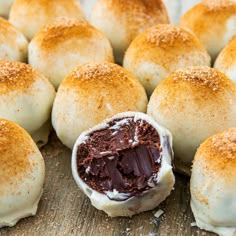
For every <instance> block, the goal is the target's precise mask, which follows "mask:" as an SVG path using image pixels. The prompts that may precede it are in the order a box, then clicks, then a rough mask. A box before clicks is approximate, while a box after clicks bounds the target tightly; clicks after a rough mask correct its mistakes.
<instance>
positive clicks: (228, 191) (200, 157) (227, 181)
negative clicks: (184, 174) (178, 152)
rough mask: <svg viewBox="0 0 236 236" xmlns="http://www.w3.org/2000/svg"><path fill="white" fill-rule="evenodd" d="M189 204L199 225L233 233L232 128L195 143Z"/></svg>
mask: <svg viewBox="0 0 236 236" xmlns="http://www.w3.org/2000/svg"><path fill="white" fill-rule="evenodd" d="M190 189H191V208H192V211H193V214H194V216H195V220H196V224H197V226H198V227H199V228H201V229H205V230H208V231H212V232H214V233H217V234H219V235H222V236H234V235H235V234H236V128H231V129H229V130H226V131H224V132H222V133H218V134H215V135H213V136H211V137H210V138H208V139H207V140H206V141H204V142H203V143H202V144H201V146H200V147H199V149H198V151H197V153H196V155H195V157H194V162H193V167H192V175H191V181H190Z"/></svg>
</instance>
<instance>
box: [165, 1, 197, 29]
mask: <svg viewBox="0 0 236 236" xmlns="http://www.w3.org/2000/svg"><path fill="white" fill-rule="evenodd" d="M163 2H164V4H165V5H166V8H167V11H168V14H169V17H170V21H171V23H172V24H178V23H179V19H180V17H181V16H182V15H183V14H184V13H185V12H186V11H188V10H189V9H190V8H191V7H193V6H194V5H195V4H197V3H199V2H201V0H163Z"/></svg>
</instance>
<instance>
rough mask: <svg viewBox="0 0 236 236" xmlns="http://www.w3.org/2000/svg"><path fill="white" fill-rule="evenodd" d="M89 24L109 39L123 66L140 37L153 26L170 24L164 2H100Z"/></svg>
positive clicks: (93, 9)
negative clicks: (128, 48) (138, 36)
mask: <svg viewBox="0 0 236 236" xmlns="http://www.w3.org/2000/svg"><path fill="white" fill-rule="evenodd" d="M89 21H90V22H91V23H92V24H93V25H94V26H95V27H96V28H98V29H100V30H101V31H103V32H104V33H105V35H106V36H107V37H108V39H109V40H110V42H111V45H112V47H113V49H114V55H115V60H116V62H118V63H120V64H121V63H122V60H123V56H124V52H125V50H126V49H127V47H128V46H129V44H130V43H131V41H132V40H133V39H134V38H135V37H136V36H137V35H138V34H139V33H141V32H143V31H144V30H145V29H147V28H149V27H150V26H153V25H156V24H159V23H161V24H165V23H169V19H168V15H167V11H166V8H165V5H164V4H163V2H162V0H129V1H127V0H98V1H97V2H96V4H95V5H94V6H93V8H92V11H91V15H90V18H89Z"/></svg>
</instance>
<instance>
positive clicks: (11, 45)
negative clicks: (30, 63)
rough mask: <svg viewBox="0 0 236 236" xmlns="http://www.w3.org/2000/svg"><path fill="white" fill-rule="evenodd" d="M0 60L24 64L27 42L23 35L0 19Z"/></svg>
mask: <svg viewBox="0 0 236 236" xmlns="http://www.w3.org/2000/svg"><path fill="white" fill-rule="evenodd" d="M0 35H1V37H0V60H13V61H22V62H25V61H26V59H27V47H28V41H27V40H26V38H25V36H24V35H23V33H21V32H20V31H19V30H18V29H16V28H15V27H14V26H13V25H12V24H10V23H9V22H8V21H7V20H5V19H3V18H1V17H0Z"/></svg>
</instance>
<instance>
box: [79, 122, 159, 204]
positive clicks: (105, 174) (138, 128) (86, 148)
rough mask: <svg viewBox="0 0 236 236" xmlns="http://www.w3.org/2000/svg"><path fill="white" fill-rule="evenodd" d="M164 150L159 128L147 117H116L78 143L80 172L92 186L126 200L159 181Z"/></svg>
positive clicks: (111, 195) (111, 196)
mask: <svg viewBox="0 0 236 236" xmlns="http://www.w3.org/2000/svg"><path fill="white" fill-rule="evenodd" d="M161 151H162V150H161V146H160V138H159V134H158V132H157V131H156V129H155V128H154V127H153V126H152V125H150V124H149V123H147V122H146V121H145V120H142V119H138V120H134V117H126V118H121V119H115V120H113V121H110V122H109V123H107V125H106V127H104V128H101V129H100V130H96V131H94V132H92V133H90V134H89V135H88V136H87V137H86V140H85V141H84V142H83V143H81V144H80V145H79V146H78V150H77V168H78V173H79V176H80V177H81V178H82V179H83V180H84V182H85V183H86V184H87V185H88V186H90V187H91V188H92V189H94V190H96V191H98V192H100V193H105V194H107V195H108V197H109V198H111V199H114V200H121V199H122V200H125V199H127V198H129V197H131V196H134V195H137V194H139V193H141V192H143V191H145V190H148V189H150V188H151V187H153V184H154V185H155V184H157V183H155V179H156V177H157V173H158V171H159V168H160V165H161V155H160V153H161ZM152 177H153V178H152ZM150 180H152V181H151V182H152V184H150ZM112 193H114V194H112ZM116 193H123V197H120V196H116V195H117V194H116Z"/></svg>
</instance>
